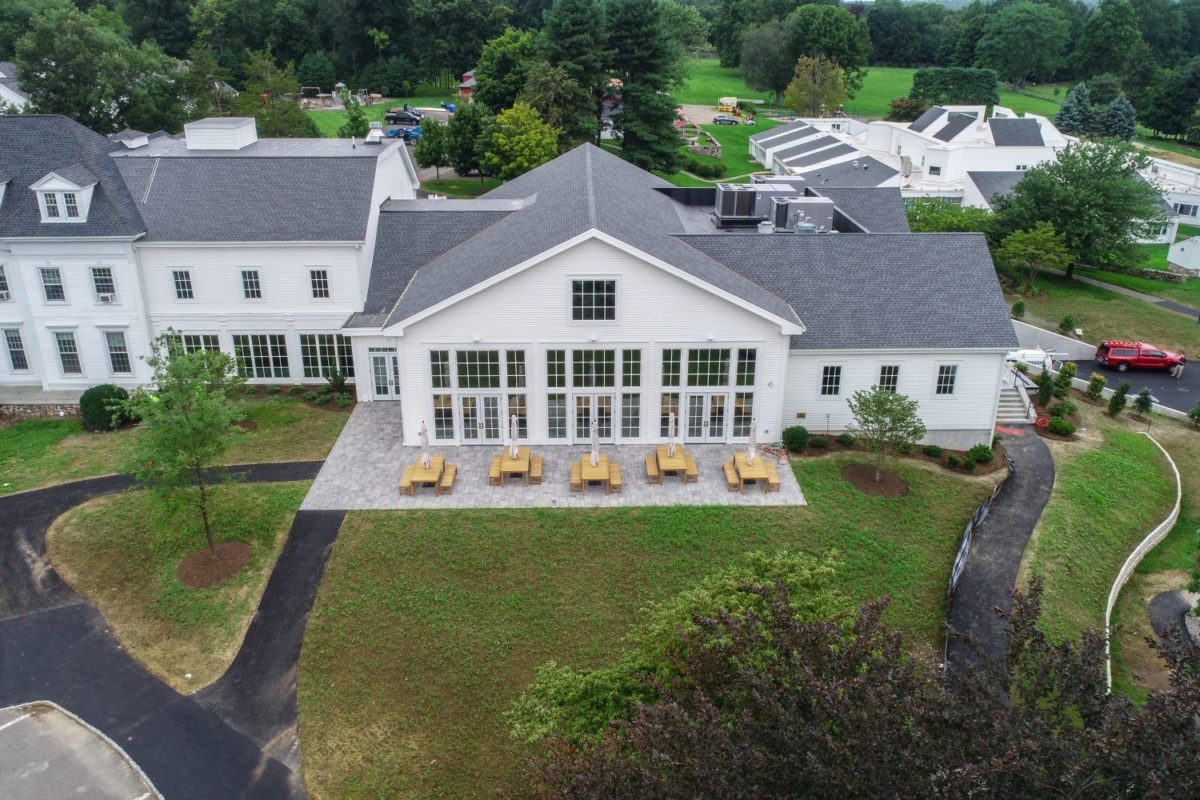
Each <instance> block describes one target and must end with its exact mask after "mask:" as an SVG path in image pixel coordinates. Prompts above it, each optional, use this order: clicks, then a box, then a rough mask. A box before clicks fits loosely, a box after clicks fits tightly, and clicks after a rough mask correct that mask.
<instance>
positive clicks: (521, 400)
mask: <svg viewBox="0 0 1200 800" xmlns="http://www.w3.org/2000/svg"><path fill="white" fill-rule="evenodd" d="M513 414H516V415H517V438H518V439H528V438H529V409H528V408H527V407H526V403H525V395H523V394H510V395H509V396H508V415H507V416H506V417H505V418H504V430H506V431H507V430H508V426H509V424H510V423H511V422H512V417H513Z"/></svg>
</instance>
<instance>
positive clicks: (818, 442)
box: [808, 436, 829, 450]
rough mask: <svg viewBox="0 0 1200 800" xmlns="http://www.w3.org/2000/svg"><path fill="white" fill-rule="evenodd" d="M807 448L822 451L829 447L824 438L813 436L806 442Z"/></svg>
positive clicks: (827, 441)
mask: <svg viewBox="0 0 1200 800" xmlns="http://www.w3.org/2000/svg"><path fill="white" fill-rule="evenodd" d="M808 446H809V447H811V448H813V449H814V450H824V449H825V448H827V447H829V440H828V439H826V438H825V437H824V436H814V437H812V438H811V439H809V440H808Z"/></svg>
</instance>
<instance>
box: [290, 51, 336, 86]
mask: <svg viewBox="0 0 1200 800" xmlns="http://www.w3.org/2000/svg"><path fill="white" fill-rule="evenodd" d="M296 79H297V80H298V81H300V85H301V86H317V87H320V88H322V89H326V90H328V91H333V86H334V84H336V83H337V72H336V71H335V70H334V68H333V60H332V59H330V58H329V56H328V55H326V54H325V51H323V50H314V51H313V52H311V53H309V54H308V55H306V56H304V58H303V59H301V61H300V65H299V66H297V67H296Z"/></svg>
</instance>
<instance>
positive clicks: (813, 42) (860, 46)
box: [784, 4, 871, 97]
mask: <svg viewBox="0 0 1200 800" xmlns="http://www.w3.org/2000/svg"><path fill="white" fill-rule="evenodd" d="M784 24H785V26H786V28H787V31H788V37H789V41H790V42H791V46H790V47H789V51H790V53H791V54H792V56H793V57H794V58H798V57H800V56H801V55H807V56H821V57H824V58H827V59H829V60H830V61H832V62H834V63H835V64H837V65H838V66H839V67H841V68H842V69H843V70H845V76H844V79H845V83H846V93H847V94H848V95H849V96H850V97H853V96H854V93H855V92H857V91H858V90H859V89H861V88H862V82H863V78H865V77H866V74H867V70H866V66H867V61H868V60H869V59H870V57H871V33H870V31H869V30H868V29H867V23H866V22H864V21H863V20H861V19H857V18H856V17H854V16H853V15H852V14H851V13H850V12H849V11H847V10H846V9H844V8H839V7H837V6H826V5H815V4H810V5H803V6H800V7H799V8H797V9H796V10H795V11H793V12H792V13H791V14H789V15H788V17H787V20H786V21H785V23H784Z"/></svg>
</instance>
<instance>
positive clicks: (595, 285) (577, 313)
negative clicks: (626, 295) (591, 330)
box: [571, 281, 617, 320]
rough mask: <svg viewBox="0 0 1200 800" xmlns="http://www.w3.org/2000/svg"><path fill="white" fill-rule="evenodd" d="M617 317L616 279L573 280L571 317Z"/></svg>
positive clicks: (585, 318) (582, 318)
mask: <svg viewBox="0 0 1200 800" xmlns="http://www.w3.org/2000/svg"><path fill="white" fill-rule="evenodd" d="M616 318H617V282H616V281H571V319H573V320H597V319H602V320H612V319H616Z"/></svg>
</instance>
